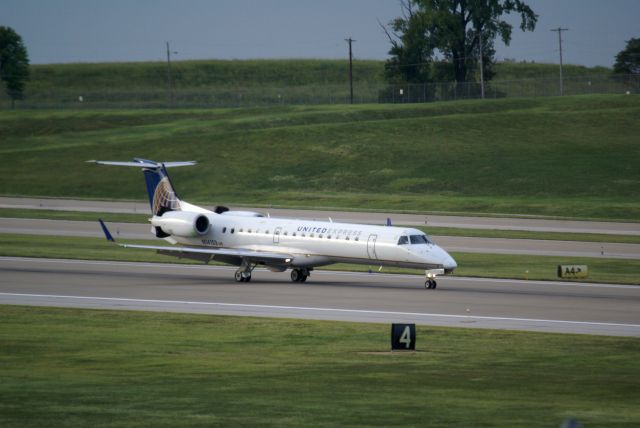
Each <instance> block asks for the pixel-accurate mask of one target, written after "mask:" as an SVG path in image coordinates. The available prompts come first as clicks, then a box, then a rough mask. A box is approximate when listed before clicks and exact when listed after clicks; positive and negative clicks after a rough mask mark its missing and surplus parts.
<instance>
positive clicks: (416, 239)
mask: <svg viewBox="0 0 640 428" xmlns="http://www.w3.org/2000/svg"><path fill="white" fill-rule="evenodd" d="M410 238H411V243H412V244H431V243H432V242H431V241H429V238H427V237H426V236H425V235H411V236H410Z"/></svg>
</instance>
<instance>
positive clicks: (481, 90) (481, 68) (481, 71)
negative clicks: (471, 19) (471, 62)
mask: <svg viewBox="0 0 640 428" xmlns="http://www.w3.org/2000/svg"><path fill="white" fill-rule="evenodd" d="M478 44H479V45H480V96H481V97H482V99H483V100H484V65H483V63H482V30H478Z"/></svg>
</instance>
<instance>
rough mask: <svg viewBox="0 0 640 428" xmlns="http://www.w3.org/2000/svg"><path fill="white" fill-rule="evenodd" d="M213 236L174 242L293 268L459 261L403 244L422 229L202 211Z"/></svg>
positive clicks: (437, 265)
mask: <svg viewBox="0 0 640 428" xmlns="http://www.w3.org/2000/svg"><path fill="white" fill-rule="evenodd" d="M189 208H191V209H193V210H197V211H199V212H201V213H202V214H205V215H206V216H207V217H208V218H209V221H210V223H211V228H210V229H209V231H208V232H207V233H206V234H204V235H201V236H198V237H191V238H188V237H180V236H172V237H170V238H168V239H169V240H170V242H173V243H176V242H177V243H181V244H184V245H189V246H198V247H208V248H242V249H247V250H252V251H265V252H271V253H284V254H290V255H292V256H293V260H292V261H291V264H290V265H291V266H293V267H314V266H322V265H328V264H332V263H340V262H344V263H357V264H370V265H376V266H399V267H408V268H417V269H445V270H447V271H451V270H453V269H454V268H455V267H456V266H457V265H456V262H455V261H454V260H453V258H452V257H451V256H450V255H449V254H448V253H447V252H446V251H444V250H443V249H442V248H440V247H439V246H438V245H436V244H435V243H433V242H429V240H428V239H427V240H426V241H427V242H421V243H417V244H412V243H411V242H407V243H406V244H402V245H401V244H399V240H400V238H401V237H402V236H407V237H408V238H409V237H411V236H412V235H414V236H418V235H421V236H424V233H423V232H422V231H420V230H417V229H411V228H403V227H392V226H372V225H364V224H350V223H334V222H325V221H311V220H295V219H283V218H270V217H258V216H250V215H247V214H246V213H242V214H241V215H234V212H233V211H232V212H227V213H224V214H216V213H214V212H211V211H208V210H204V209H202V208H200V207H196V206H193V205H190V206H189Z"/></svg>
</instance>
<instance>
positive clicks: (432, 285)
mask: <svg viewBox="0 0 640 428" xmlns="http://www.w3.org/2000/svg"><path fill="white" fill-rule="evenodd" d="M437 286H438V283H437V282H436V280H435V279H431V278H429V279H427V280H426V281H425V282H424V288H426V289H427V290H435V289H436V287H437Z"/></svg>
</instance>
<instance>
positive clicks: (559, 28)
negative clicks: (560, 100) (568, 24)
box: [551, 27, 569, 96]
mask: <svg viewBox="0 0 640 428" xmlns="http://www.w3.org/2000/svg"><path fill="white" fill-rule="evenodd" d="M551 31H557V32H558V46H560V96H562V93H563V88H562V32H563V31H569V29H568V28H561V27H558V28H554V29H552V30H551Z"/></svg>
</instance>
